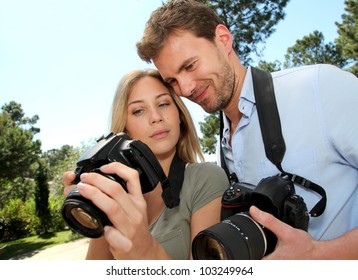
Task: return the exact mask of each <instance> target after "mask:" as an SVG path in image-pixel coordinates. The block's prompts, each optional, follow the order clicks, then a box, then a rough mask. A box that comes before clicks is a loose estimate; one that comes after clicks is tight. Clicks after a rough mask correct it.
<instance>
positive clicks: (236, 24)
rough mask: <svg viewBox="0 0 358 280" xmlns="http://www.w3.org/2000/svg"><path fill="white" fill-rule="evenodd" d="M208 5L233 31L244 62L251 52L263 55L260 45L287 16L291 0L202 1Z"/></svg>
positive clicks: (238, 50)
mask: <svg viewBox="0 0 358 280" xmlns="http://www.w3.org/2000/svg"><path fill="white" fill-rule="evenodd" d="M198 2H202V3H205V4H207V5H209V6H210V7H211V8H212V9H214V10H215V11H216V13H217V14H218V15H219V17H220V18H221V19H222V20H223V22H224V23H225V25H226V26H227V27H228V28H229V29H230V31H231V33H232V34H233V39H234V47H235V49H236V50H237V53H238V55H239V57H240V59H241V62H242V63H243V64H244V65H249V64H250V62H251V60H252V59H251V55H252V54H260V52H261V51H260V49H259V44H260V43H264V42H265V40H266V39H267V38H268V37H269V36H270V35H271V34H272V33H273V32H274V31H275V29H274V26H275V25H276V24H277V23H278V22H279V21H280V20H282V19H284V17H285V12H284V8H285V7H286V5H287V3H288V2H289V1H288V0H256V1H252V0H201V1H198Z"/></svg>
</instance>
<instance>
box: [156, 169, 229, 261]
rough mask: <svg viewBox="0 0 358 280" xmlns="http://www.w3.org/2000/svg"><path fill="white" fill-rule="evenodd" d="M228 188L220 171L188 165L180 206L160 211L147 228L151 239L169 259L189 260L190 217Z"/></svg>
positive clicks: (224, 174)
mask: <svg viewBox="0 0 358 280" xmlns="http://www.w3.org/2000/svg"><path fill="white" fill-rule="evenodd" d="M228 187H229V181H228V179H227V176H226V173H225V172H224V170H223V169H222V168H221V167H219V166H217V165H216V164H213V163H192V164H188V165H187V167H186V169H185V175H184V182H183V186H182V190H181V193H180V204H179V206H178V207H174V208H172V209H169V208H164V209H163V211H162V213H161V214H160V216H159V217H158V219H157V220H156V221H155V222H154V223H153V224H152V225H151V226H150V231H151V233H152V235H153V236H154V238H155V239H156V240H157V241H158V242H159V243H160V244H161V245H162V246H163V247H164V249H165V250H166V252H167V253H168V254H169V256H171V257H172V258H173V259H177V260H185V259H189V256H190V246H191V241H190V218H191V215H192V214H193V213H194V212H195V211H196V210H198V209H200V208H201V207H203V206H204V205H205V204H207V203H208V202H210V201H212V200H213V199H215V198H217V197H221V196H222V194H223V193H224V191H225V190H226V189H227V188H228Z"/></svg>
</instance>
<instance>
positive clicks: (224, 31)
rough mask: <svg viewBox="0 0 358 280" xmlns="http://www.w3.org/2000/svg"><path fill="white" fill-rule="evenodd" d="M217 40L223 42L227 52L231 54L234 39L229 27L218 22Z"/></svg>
mask: <svg viewBox="0 0 358 280" xmlns="http://www.w3.org/2000/svg"><path fill="white" fill-rule="evenodd" d="M215 41H216V43H217V44H219V43H220V44H222V46H223V47H224V48H225V50H226V52H227V53H228V54H229V53H230V52H231V51H232V46H233V41H232V35H231V32H230V31H229V29H228V28H227V27H226V26H225V25H223V24H218V25H217V26H216V29H215Z"/></svg>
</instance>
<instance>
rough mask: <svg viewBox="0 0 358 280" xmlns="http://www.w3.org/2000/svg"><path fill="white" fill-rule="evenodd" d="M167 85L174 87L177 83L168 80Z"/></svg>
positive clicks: (173, 80)
mask: <svg viewBox="0 0 358 280" xmlns="http://www.w3.org/2000/svg"><path fill="white" fill-rule="evenodd" d="M167 83H168V84H169V85H171V86H172V87H174V86H176V85H177V84H178V81H177V80H175V79H170V80H168V81H167Z"/></svg>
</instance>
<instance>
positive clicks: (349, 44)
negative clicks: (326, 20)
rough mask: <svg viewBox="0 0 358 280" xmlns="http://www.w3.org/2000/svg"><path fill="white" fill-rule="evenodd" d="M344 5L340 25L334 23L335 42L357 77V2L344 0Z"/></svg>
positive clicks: (357, 0)
mask: <svg viewBox="0 0 358 280" xmlns="http://www.w3.org/2000/svg"><path fill="white" fill-rule="evenodd" d="M344 4H345V6H346V7H345V11H346V13H345V14H343V15H342V23H338V22H336V25H337V27H338V38H337V39H336V40H335V42H336V44H337V45H338V46H340V48H341V49H342V53H343V56H344V57H345V58H347V59H349V61H350V63H351V67H350V69H349V70H350V71H351V72H352V73H354V74H355V75H357V76H358V0H346V1H344Z"/></svg>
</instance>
